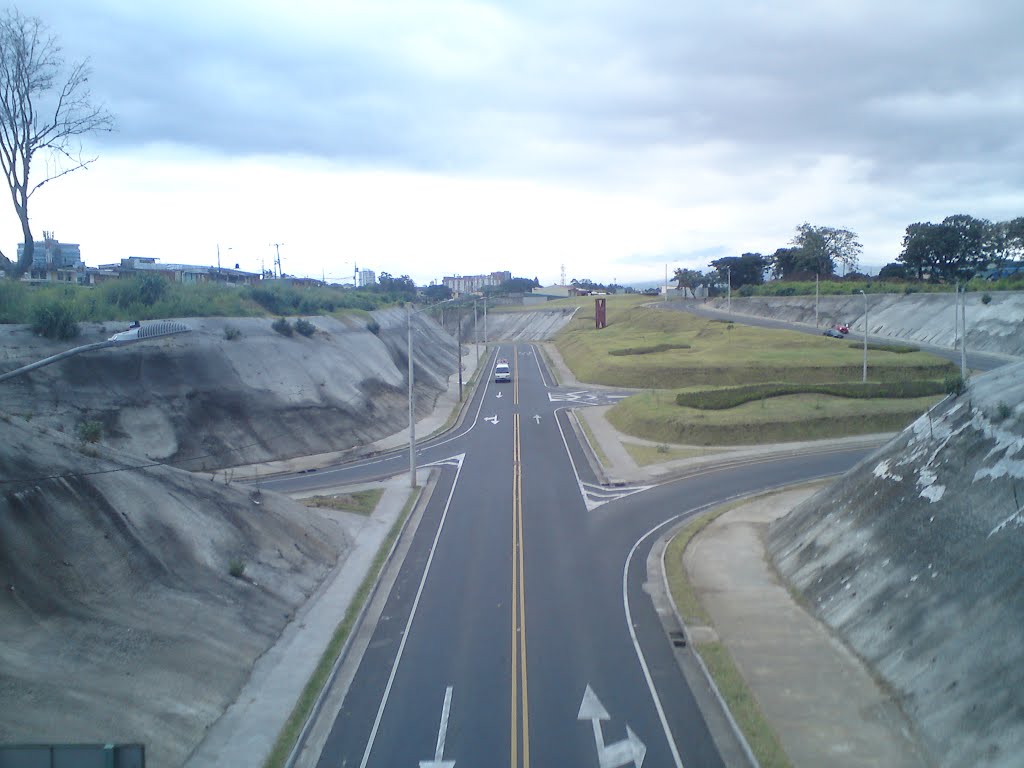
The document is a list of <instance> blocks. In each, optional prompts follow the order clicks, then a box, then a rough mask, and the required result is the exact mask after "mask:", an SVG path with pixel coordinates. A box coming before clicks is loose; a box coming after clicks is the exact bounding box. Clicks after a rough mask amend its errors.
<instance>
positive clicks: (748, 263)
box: [709, 253, 768, 290]
mask: <svg viewBox="0 0 1024 768" xmlns="http://www.w3.org/2000/svg"><path fill="white" fill-rule="evenodd" d="M709 266H710V267H711V268H712V269H714V270H715V273H716V274H717V276H718V281H717V282H718V284H719V286H721V287H723V288H724V287H726V286H728V285H732V288H733V290H736V289H737V288H739V287H740V286H743V285H761V284H762V283H763V282H764V272H765V269H767V267H768V259H766V258H765V257H764V256H762V255H761V254H760V253H744V254H743V255H742V256H726V257H724V258H721V259H715V260H714V261H712V262H711V264H710V265H709Z"/></svg>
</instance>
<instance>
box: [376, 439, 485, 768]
mask: <svg viewBox="0 0 1024 768" xmlns="http://www.w3.org/2000/svg"><path fill="white" fill-rule="evenodd" d="M458 458H459V466H458V469H456V470H455V480H454V481H452V489H451V491H449V493H448V500H447V501H445V503H444V512H442V513H441V522H440V523H439V524H438V526H437V533H436V534H434V541H433V542H432V543H431V545H430V555H429V556H428V557H427V564H426V566H424V568H423V576H422V577H421V578H420V586H419V589H417V590H416V597H415V599H413V601H412V609H411V610H410V611H409V620H408V621H407V622H406V623H405V631H404V632H402V641H401V642H400V643H399V644H398V653H396V654H395V662H394V664H392V665H391V674H390V676H389V677H388V684H387V686H386V687H385V688H384V697H383V698H382V699H381V702H380V707H379V708H378V709H377V717H376V719H375V720H374V721H373V730H371V731H370V738H369V740H368V741H367V742H366V751H365V752H363V760H362V762H361V763H359V768H366V763H367V762H368V761H369V759H370V751H371V750H372V749H373V742H374V740H375V739H376V738H377V730H378V729H379V728H380V721H381V719H382V718H383V717H384V708H385V707H386V706H387V705H388V696H390V695H391V686H392V685H394V682H395V675H396V674H397V673H398V665H399V663H400V662H401V661H402V653H403V652H404V651H405V643H406V641H407V640H408V639H409V630H410V629H411V628H412V621H413V619H415V618H416V609H417V608H418V607H419V604H420V597H422V595H423V587H424V586H425V585H426V583H427V576H428V575H429V574H430V564H431V563H432V562H434V552H435V551H436V549H437V542H438V541H439V540H440V538H441V531H443V530H444V523H445V520H447V519H448V510H449V508H450V507H451V504H452V497H454V496H455V489H456V488H457V487H458V485H459V475H460V474H461V473H462V466H463V463H464V460H465V458H466V454H464V453H463V454H460V455H459V457H458Z"/></svg>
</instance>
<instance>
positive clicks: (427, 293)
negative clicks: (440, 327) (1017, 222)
mask: <svg viewBox="0 0 1024 768" xmlns="http://www.w3.org/2000/svg"><path fill="white" fill-rule="evenodd" d="M423 297H424V298H425V299H426V300H427V301H429V302H432V303H436V302H438V301H448V299H450V298H451V297H452V289H451V288H449V287H448V286H447V285H444V284H443V283H440V284H438V285H428V286H427V287H426V288H424V289H423Z"/></svg>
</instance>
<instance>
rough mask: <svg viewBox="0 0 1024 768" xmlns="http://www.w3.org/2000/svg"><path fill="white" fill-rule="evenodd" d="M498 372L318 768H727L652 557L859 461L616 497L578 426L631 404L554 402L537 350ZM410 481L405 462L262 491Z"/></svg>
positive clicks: (564, 396)
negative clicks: (682, 529) (772, 496)
mask: <svg viewBox="0 0 1024 768" xmlns="http://www.w3.org/2000/svg"><path fill="white" fill-rule="evenodd" d="M494 357H506V358H508V359H509V361H510V362H511V363H512V367H513V372H514V373H513V381H512V382H511V383H503V384H495V383H494V382H493V381H490V380H484V381H482V382H481V385H480V386H479V387H477V390H476V392H475V393H474V396H473V400H472V402H471V403H470V404H469V406H468V407H467V411H466V412H467V418H466V423H465V424H464V425H463V426H462V427H459V428H458V429H456V430H454V431H453V432H452V433H451V434H449V435H447V436H443V437H441V438H439V439H436V440H431V441H426V442H424V443H423V444H422V445H420V446H419V449H418V451H417V454H418V458H417V461H418V464H419V465H420V466H434V467H437V468H438V469H439V471H440V476H439V480H438V483H437V485H436V487H435V488H434V490H433V492H432V494H431V498H430V501H429V503H428V505H427V507H426V508H425V510H424V513H423V518H422V520H421V521H420V524H419V525H418V527H417V528H416V531H415V535H414V538H413V540H412V542H411V546H410V549H409V551H408V553H407V555H406V556H405V558H404V560H403V562H402V564H401V567H400V570H399V573H398V576H397V580H396V582H395V584H394V587H393V588H392V590H391V592H390V594H389V595H388V597H387V602H386V604H385V607H384V610H383V614H382V616H381V618H380V620H379V621H378V622H377V624H376V626H375V628H374V629H373V636H372V639H371V641H370V643H369V646H368V648H367V650H366V652H365V653H364V655H363V656H362V658H361V660H360V661H359V665H358V669H357V670H356V672H355V677H354V679H353V680H352V683H351V685H350V687H349V689H348V692H347V694H346V696H345V699H344V701H343V704H342V707H341V711H340V713H337V717H336V720H335V722H334V724H333V726H332V728H331V733H330V736H329V738H328V741H327V744H326V746H325V748H324V750H323V752H322V754H321V756H320V759H319V763H318V765H320V766H325V767H326V766H330V767H332V768H334V767H338V766H421V767H424V768H442V766H451V765H453V761H455V763H456V764H458V765H462V766H484V765H486V766H500V765H509V766H511V768H520V767H522V768H528V766H530V765H531V764H533V765H537V766H594V767H595V768H609V767H611V766H628V765H635V766H640V765H641V764H644V763H645V764H646V765H648V766H683V765H687V766H717V765H722V764H723V763H722V758H721V756H720V754H719V751H718V748H717V747H716V744H715V743H714V741H713V739H712V737H711V735H710V733H709V730H708V727H707V725H706V724H705V721H704V717H703V716H702V714H701V711H700V709H698V707H697V704H696V701H695V699H694V696H693V694H692V692H691V691H690V689H689V687H688V686H687V683H686V680H685V679H684V677H683V675H682V673H681V671H680V669H679V666H678V665H677V662H676V659H675V656H674V649H673V647H672V644H671V642H670V640H669V638H668V637H667V636H666V634H665V631H664V629H663V628H662V623H661V620H660V619H659V616H658V614H657V613H656V611H655V609H654V606H653V604H652V601H651V599H650V597H649V596H648V594H647V593H646V592H645V591H644V581H645V580H646V578H647V571H646V558H647V554H648V552H649V551H650V549H651V547H652V546H653V544H654V541H655V540H656V539H657V534H658V533H659V532H661V531H663V530H665V529H667V527H669V526H670V525H671V524H672V523H674V522H677V521H679V520H681V519H683V518H685V517H687V516H690V515H693V514H695V513H696V512H698V511H700V510H701V509H703V508H705V507H706V506H708V505H711V504H715V503H718V502H721V501H722V500H724V499H726V498H731V497H734V496H737V495H742V494H746V493H750V492H753V491H756V490H759V489H763V488H766V487H772V486H778V485H783V484H788V483H792V482H798V481H803V480H808V479H811V478H817V477H822V476H827V475H832V474H836V473H839V472H842V471H843V470H845V469H846V468H847V467H849V466H850V465H851V464H853V463H855V462H856V461H857V460H858V459H860V458H861V457H862V455H863V454H864V451H863V450H853V451H841V452H836V453H822V454H819V455H816V456H813V457H810V458H808V457H806V456H805V457H800V458H790V459H779V460H775V461H765V462H759V463H752V464H749V465H747V466H744V467H739V468H731V469H724V470H721V471H713V470H712V471H706V472H702V473H699V474H696V475H693V476H690V477H687V478H685V479H682V480H678V481H676V482H673V483H669V484H666V485H662V486H658V487H635V486H634V487H630V486H626V487H616V488H606V487H602V486H601V485H600V484H599V483H598V481H597V479H596V478H595V477H594V476H593V474H592V471H591V470H590V466H589V463H588V462H587V461H586V459H585V458H584V453H583V449H582V448H581V446H580V444H579V442H578V440H577V439H576V436H575V433H574V432H573V430H572V428H571V426H570V425H569V422H568V420H567V418H566V416H565V414H564V409H565V408H566V407H568V406H569V405H573V406H577V405H580V404H587V403H592V404H597V403H601V402H609V401H610V399H611V398H614V397H617V396H622V395H624V394H626V393H624V392H623V393H616V392H614V391H608V390H601V391H600V392H587V391H585V390H584V391H581V390H579V389H576V390H573V391H571V392H570V391H569V390H568V389H566V388H559V387H555V386H553V385H552V378H551V376H550V374H549V373H548V371H547V370H546V368H545V365H544V362H543V360H542V359H541V355H540V354H539V353H538V351H537V350H536V349H535V348H534V347H533V346H531V345H527V344H522V345H515V346H513V345H504V346H502V347H499V348H498V349H497V350H496V351H495V354H494V356H493V357H492V359H491V360H490V366H493V360H494ZM485 370H489V367H488V368H485ZM402 471H408V454H407V452H406V453H405V454H403V453H401V452H398V453H395V454H391V455H388V456H382V457H377V458H374V459H370V460H366V461H361V462H356V463H354V464H352V465H346V466H343V467H338V468H334V469H330V470H321V471H320V472H317V473H314V474H305V475H297V476H293V477H285V478H278V479H275V480H271V481H264V487H267V488H273V489H275V490H280V491H284V492H288V491H295V490H299V489H309V488H314V487H325V486H328V485H338V484H341V483H348V482H357V481H359V480H362V479H367V478H370V477H378V476H383V475H393V474H396V473H399V472H402Z"/></svg>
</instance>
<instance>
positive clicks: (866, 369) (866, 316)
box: [857, 291, 868, 384]
mask: <svg viewBox="0 0 1024 768" xmlns="http://www.w3.org/2000/svg"><path fill="white" fill-rule="evenodd" d="M857 293H859V294H861V295H863V296H864V373H863V375H862V376H861V383H862V384H867V382H868V295H867V294H866V293H864V291H857Z"/></svg>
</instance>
